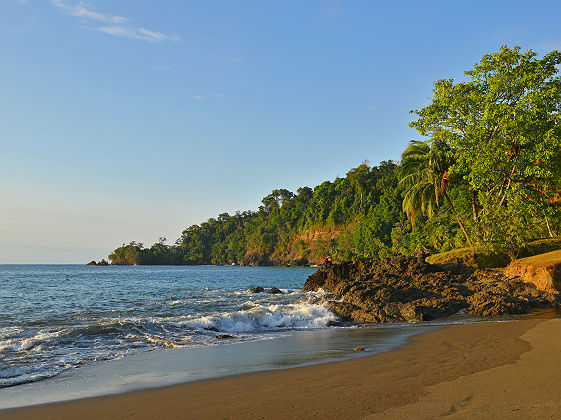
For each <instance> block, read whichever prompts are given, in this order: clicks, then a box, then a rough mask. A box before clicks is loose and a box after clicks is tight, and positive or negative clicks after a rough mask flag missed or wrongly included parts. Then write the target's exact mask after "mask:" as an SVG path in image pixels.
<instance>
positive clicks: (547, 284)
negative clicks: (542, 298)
mask: <svg viewBox="0 0 561 420" xmlns="http://www.w3.org/2000/svg"><path fill="white" fill-rule="evenodd" d="M505 275H507V276H510V277H518V278H520V280H522V281H524V282H526V283H533V284H535V285H536V287H537V288H538V289H540V290H544V291H546V292H549V293H559V292H561V251H553V252H548V253H546V254H540V255H535V256H533V257H528V258H522V259H520V260H516V261H514V262H512V263H511V264H510V265H509V266H508V267H507V268H506V269H505Z"/></svg>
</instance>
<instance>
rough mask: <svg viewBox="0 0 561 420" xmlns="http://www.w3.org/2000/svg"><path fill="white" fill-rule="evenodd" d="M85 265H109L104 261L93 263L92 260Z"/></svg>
mask: <svg viewBox="0 0 561 420" xmlns="http://www.w3.org/2000/svg"><path fill="white" fill-rule="evenodd" d="M86 265H103V266H105V265H109V263H108V262H107V261H105V260H101V261H100V262H95V261H94V260H92V261H90V262H89V263H87V264H86Z"/></svg>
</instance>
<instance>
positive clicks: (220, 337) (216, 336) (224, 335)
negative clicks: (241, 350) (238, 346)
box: [213, 334, 236, 339]
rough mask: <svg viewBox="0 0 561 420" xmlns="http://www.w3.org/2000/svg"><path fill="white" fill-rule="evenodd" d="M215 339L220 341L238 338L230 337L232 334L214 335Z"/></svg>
mask: <svg viewBox="0 0 561 420" xmlns="http://www.w3.org/2000/svg"><path fill="white" fill-rule="evenodd" d="M213 337H214V338H219V339H225V338H236V336H235V335H230V334H216V335H213Z"/></svg>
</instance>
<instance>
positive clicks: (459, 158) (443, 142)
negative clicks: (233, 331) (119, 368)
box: [109, 47, 561, 265]
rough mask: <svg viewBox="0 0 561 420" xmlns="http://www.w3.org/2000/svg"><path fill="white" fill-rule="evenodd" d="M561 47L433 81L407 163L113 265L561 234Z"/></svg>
mask: <svg viewBox="0 0 561 420" xmlns="http://www.w3.org/2000/svg"><path fill="white" fill-rule="evenodd" d="M560 63H561V53H559V52H557V51H553V52H551V53H549V54H547V55H545V56H544V57H543V58H542V59H538V58H536V53H534V52H533V51H531V50H530V51H527V52H521V51H520V49H519V47H515V48H513V49H509V48H507V47H503V48H501V50H500V51H499V52H497V53H494V54H488V55H485V56H483V58H482V60H481V62H480V63H478V64H476V65H475V67H474V68H473V69H472V70H469V71H467V72H466V76H467V79H469V80H468V81H465V82H459V83H456V82H454V80H452V79H444V80H439V81H437V82H435V84H434V91H433V98H432V102H431V103H430V104H429V105H428V106H426V107H425V108H423V109H421V110H417V111H413V113H414V114H415V115H416V118H417V119H416V120H415V121H413V122H412V123H411V126H412V127H414V128H416V129H417V130H418V132H419V133H420V135H422V136H423V137H425V138H428V140H425V141H412V142H410V144H409V146H408V147H407V149H406V150H405V151H404V152H403V155H402V160H401V163H400V164H397V163H394V162H391V161H389V162H382V163H380V164H379V165H378V166H373V167H370V166H369V165H368V164H367V163H366V162H365V163H363V164H361V165H359V166H358V167H357V168H354V169H351V170H350V171H349V172H348V173H347V174H346V176H345V177H344V178H337V179H335V181H333V182H329V181H326V182H324V183H322V184H321V185H318V186H316V187H315V188H313V189H312V188H309V187H302V188H299V189H298V190H297V191H296V193H293V192H290V191H288V190H285V189H280V190H274V191H273V192H272V193H271V194H269V195H268V196H267V197H265V198H263V200H262V203H263V205H262V206H260V207H259V209H258V210H257V211H245V212H241V213H240V212H238V213H236V214H235V215H229V214H227V213H223V214H220V215H219V216H218V217H217V218H216V219H214V218H212V219H209V220H208V221H206V222H203V223H201V224H200V225H193V226H191V227H189V228H187V229H186V230H184V231H183V233H182V235H181V237H180V238H179V239H178V240H177V241H176V243H175V244H174V245H167V244H166V243H165V238H161V240H160V241H159V242H158V243H156V244H154V245H152V246H151V247H150V248H144V246H143V245H142V244H140V243H135V242H131V243H130V244H128V245H123V246H122V247H119V248H117V249H116V250H115V251H114V252H113V253H112V254H111V255H110V256H109V258H110V259H111V260H112V262H113V263H114V264H256V265H257V264H259V265H266V264H308V263H319V262H321V261H322V260H323V259H324V258H325V257H326V256H327V255H328V254H331V255H332V257H333V258H334V259H336V260H347V259H353V258H373V257H385V256H389V255H392V254H397V253H402V254H411V253H413V252H415V251H419V250H423V251H429V252H442V251H448V250H452V249H456V248H460V247H464V246H477V247H485V248H488V249H491V250H497V251H500V252H502V253H504V254H505V255H508V256H509V257H510V258H514V257H516V256H517V255H518V253H519V252H520V249H522V247H523V246H524V244H526V243H528V242H529V241H531V240H534V239H538V238H542V237H551V236H554V235H559V233H560V232H561V211H560V210H561V209H560V205H559V204H560V201H561V200H560V196H559V193H560V191H561V182H560V180H561V79H560V78H559V76H558V69H557V66H558V65H559V64H560Z"/></svg>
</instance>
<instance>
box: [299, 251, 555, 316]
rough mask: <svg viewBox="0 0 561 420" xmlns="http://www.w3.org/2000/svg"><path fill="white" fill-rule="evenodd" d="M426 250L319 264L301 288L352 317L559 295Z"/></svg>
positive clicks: (489, 307) (479, 311)
mask: <svg viewBox="0 0 561 420" xmlns="http://www.w3.org/2000/svg"><path fill="white" fill-rule="evenodd" d="M425 257H426V256H425V255H417V256H411V257H406V256H396V257H392V258H387V259H383V260H378V261H355V262H345V263H341V264H333V265H332V266H330V267H321V268H320V269H318V271H317V272H316V273H314V274H313V275H312V276H310V277H309V278H308V280H307V281H306V284H305V285H304V289H303V291H312V290H318V289H323V290H324V291H326V292H329V293H330V294H331V298H330V301H329V305H330V307H331V309H332V311H333V312H335V313H336V314H337V315H338V316H339V317H341V318H342V319H344V320H349V321H356V322H387V321H412V322H416V321H424V320H431V319H435V318H438V317H442V316H445V315H452V314H454V313H457V312H459V311H463V312H466V313H469V314H473V315H481V316H493V315H506V314H520V313H525V312H527V311H529V310H530V309H531V308H535V307H550V306H558V305H559V299H558V295H557V294H553V293H548V292H545V291H542V290H538V289H537V288H536V287H535V285H533V284H528V283H525V282H523V281H521V280H520V279H509V278H507V277H505V276H504V275H503V272H502V270H490V269H487V270H478V269H470V268H466V267H455V268H453V269H446V268H443V267H440V266H436V265H431V264H429V263H427V262H425Z"/></svg>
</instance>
